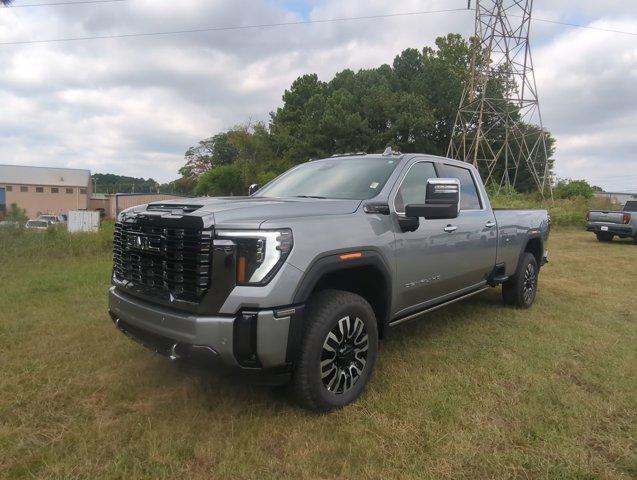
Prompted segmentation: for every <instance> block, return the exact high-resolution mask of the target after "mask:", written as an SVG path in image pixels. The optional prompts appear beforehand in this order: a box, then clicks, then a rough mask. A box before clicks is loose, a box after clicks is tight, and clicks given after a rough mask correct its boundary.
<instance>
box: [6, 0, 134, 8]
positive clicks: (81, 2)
mask: <svg viewBox="0 0 637 480" xmlns="http://www.w3.org/2000/svg"><path fill="white" fill-rule="evenodd" d="M126 1H128V0H79V1H77V2H54V3H25V4H24V5H5V8H25V7H57V6H61V5H64V6H66V5H85V4H91V3H116V2H126Z"/></svg>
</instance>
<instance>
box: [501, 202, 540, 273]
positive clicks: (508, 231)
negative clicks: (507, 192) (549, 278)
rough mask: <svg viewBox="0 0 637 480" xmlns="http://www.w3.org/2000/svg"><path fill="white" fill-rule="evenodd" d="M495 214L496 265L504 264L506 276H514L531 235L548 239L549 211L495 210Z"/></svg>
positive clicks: (538, 209)
mask: <svg viewBox="0 0 637 480" xmlns="http://www.w3.org/2000/svg"><path fill="white" fill-rule="evenodd" d="M493 214H494V215H495V219H496V222H497V224H498V248H497V253H496V263H497V264H504V266H505V274H506V275H513V273H515V269H516V268H517V264H518V260H519V258H520V252H521V250H522V248H523V247H524V245H525V243H526V241H527V239H528V236H529V233H533V234H537V235H538V236H540V237H542V238H543V239H544V240H546V239H547V238H548V234H549V223H550V221H549V215H548V211H547V210H546V209H542V208H537V209H532V208H530V209H523V210H520V209H513V208H494V209H493ZM542 253H544V252H542Z"/></svg>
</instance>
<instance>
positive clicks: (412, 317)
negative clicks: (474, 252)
mask: <svg viewBox="0 0 637 480" xmlns="http://www.w3.org/2000/svg"><path fill="white" fill-rule="evenodd" d="M489 288H491V287H484V288H481V289H479V290H475V291H473V292H469V293H465V294H464V295H461V296H459V297H456V298H452V299H451V300H447V301H446V302H442V303H439V304H438V305H434V306H433V307H429V308H425V309H424V310H421V311H420V312H417V313H412V314H411V315H407V316H406V317H403V318H399V319H397V320H394V321H393V322H389V326H390V327H395V326H396V325H400V324H401V323H404V322H408V321H410V320H414V319H416V318H418V317H420V316H421V315H424V314H426V313H429V312H433V311H434V310H438V309H439V308H442V307H446V306H447V305H451V304H452V303H456V302H459V301H460V300H464V299H465V298H469V297H473V296H474V295H477V294H478V293H482V292H484V291H485V290H489Z"/></svg>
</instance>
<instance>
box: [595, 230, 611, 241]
mask: <svg viewBox="0 0 637 480" xmlns="http://www.w3.org/2000/svg"><path fill="white" fill-rule="evenodd" d="M595 236H596V237H597V240H598V241H600V242H612V241H613V237H614V236H615V235H613V234H612V233H610V232H597V233H596V234H595Z"/></svg>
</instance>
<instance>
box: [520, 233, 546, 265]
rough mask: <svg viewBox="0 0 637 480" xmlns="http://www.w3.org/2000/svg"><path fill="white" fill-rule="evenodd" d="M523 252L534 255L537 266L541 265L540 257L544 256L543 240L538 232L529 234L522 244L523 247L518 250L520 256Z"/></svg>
mask: <svg viewBox="0 0 637 480" xmlns="http://www.w3.org/2000/svg"><path fill="white" fill-rule="evenodd" d="M523 253H530V254H531V255H533V256H534V257H535V261H536V262H537V266H538V268H539V267H541V266H542V259H543V258H544V241H543V240H542V237H541V236H540V234H539V233H538V234H530V235H529V236H528V237H527V239H526V242H525V244H524V249H523V250H522V251H521V252H520V256H521V255H522V254H523Z"/></svg>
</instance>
